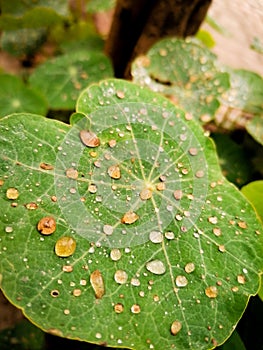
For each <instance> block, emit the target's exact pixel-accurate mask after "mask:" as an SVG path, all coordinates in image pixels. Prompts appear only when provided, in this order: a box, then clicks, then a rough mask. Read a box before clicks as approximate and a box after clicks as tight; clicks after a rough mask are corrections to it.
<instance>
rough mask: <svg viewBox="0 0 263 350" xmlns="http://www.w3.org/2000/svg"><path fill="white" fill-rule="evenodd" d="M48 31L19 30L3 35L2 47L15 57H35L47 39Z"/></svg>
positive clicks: (41, 29)
mask: <svg viewBox="0 0 263 350" xmlns="http://www.w3.org/2000/svg"><path fill="white" fill-rule="evenodd" d="M46 34H47V32H46V29H45V28H40V29H31V28H29V29H28V28H25V29H19V30H9V31H5V32H3V33H2V36H1V47H2V49H3V50H4V51H6V52H8V53H10V54H11V55H13V56H23V55H33V54H34V53H35V52H36V51H37V50H38V49H39V47H40V46H41V45H42V44H43V42H44V41H45V39H46Z"/></svg>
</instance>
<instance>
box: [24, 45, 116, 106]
mask: <svg viewBox="0 0 263 350" xmlns="http://www.w3.org/2000/svg"><path fill="white" fill-rule="evenodd" d="M111 76H113V72H112V67H111V63H110V60H109V59H108V58H107V57H106V56H105V55H104V54H102V53H100V52H97V51H92V52H90V51H77V52H73V53H71V54H67V55H63V56H59V57H56V58H54V59H51V60H48V61H46V62H45V63H43V64H41V65H40V66H38V67H37V68H36V70H35V71H34V72H33V73H32V75H31V76H30V78H29V82H30V84H31V86H33V87H34V88H36V89H38V90H39V91H41V92H42V94H43V95H44V96H46V98H47V101H48V104H49V107H50V108H51V109H55V110H58V109H64V110H65V109H69V110H71V109H72V110H73V109H74V107H75V103H76V100H77V97H78V95H79V93H80V91H81V90H83V89H84V88H86V87H87V86H88V85H89V84H91V83H93V82H97V81H99V80H101V79H104V78H107V77H111Z"/></svg>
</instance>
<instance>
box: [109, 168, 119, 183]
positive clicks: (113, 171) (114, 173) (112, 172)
mask: <svg viewBox="0 0 263 350" xmlns="http://www.w3.org/2000/svg"><path fill="white" fill-rule="evenodd" d="M108 175H109V176H110V177H111V178H112V179H115V180H118V179H120V177H121V170H120V167H119V166H118V165H111V166H110V167H109V168H108Z"/></svg>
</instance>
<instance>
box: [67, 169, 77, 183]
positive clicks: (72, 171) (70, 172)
mask: <svg viewBox="0 0 263 350" xmlns="http://www.w3.org/2000/svg"><path fill="white" fill-rule="evenodd" d="M66 176H67V177H68V178H69V179H73V180H76V179H77V178H78V176H79V173H78V171H77V170H76V169H74V168H69V169H67V170H66Z"/></svg>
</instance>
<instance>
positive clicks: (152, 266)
mask: <svg viewBox="0 0 263 350" xmlns="http://www.w3.org/2000/svg"><path fill="white" fill-rule="evenodd" d="M146 269H147V270H148V271H150V272H151V273H153V274H155V275H163V274H164V273H165V271H166V267H165V265H164V263H163V262H162V261H161V260H151V261H148V262H147V263H146Z"/></svg>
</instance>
